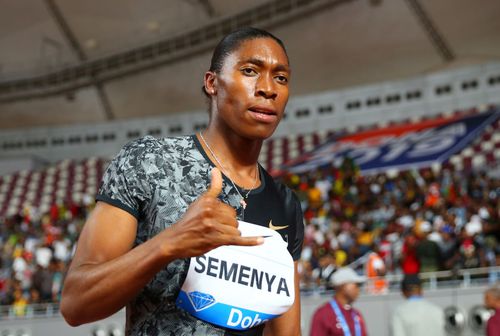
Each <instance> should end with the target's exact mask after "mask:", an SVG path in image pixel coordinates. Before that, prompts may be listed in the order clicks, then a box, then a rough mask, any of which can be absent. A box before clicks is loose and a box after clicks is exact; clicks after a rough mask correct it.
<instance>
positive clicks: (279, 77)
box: [276, 76, 288, 83]
mask: <svg viewBox="0 0 500 336" xmlns="http://www.w3.org/2000/svg"><path fill="white" fill-rule="evenodd" d="M276 79H277V80H278V81H279V82H280V83H288V78H287V77H285V76H276Z"/></svg>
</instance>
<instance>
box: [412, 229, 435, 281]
mask: <svg viewBox="0 0 500 336" xmlns="http://www.w3.org/2000/svg"><path fill="white" fill-rule="evenodd" d="M419 228H420V234H421V237H422V238H421V240H420V241H419V242H418V243H417V246H416V247H415V255H416V257H417V259H418V262H419V264H420V272H437V271H439V269H440V264H441V250H440V249H439V246H438V244H437V243H436V242H435V241H432V240H431V239H429V233H430V232H431V230H432V227H431V224H430V223H429V222H427V221H424V222H422V223H421V224H420V226H419Z"/></svg>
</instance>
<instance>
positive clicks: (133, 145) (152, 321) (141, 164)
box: [96, 136, 303, 336]
mask: <svg viewBox="0 0 500 336" xmlns="http://www.w3.org/2000/svg"><path fill="white" fill-rule="evenodd" d="M212 167H213V163H212V162H210V161H209V159H208V157H207V156H206V154H205V152H204V151H203V148H202V147H201V145H200V144H199V142H198V140H197V138H196V137H195V136H184V137H175V138H164V139H155V138H153V137H151V136H146V137H144V138H142V139H139V140H136V141H132V142H130V143H128V144H127V145H126V146H125V147H124V148H123V149H122V150H121V151H120V153H119V154H118V155H117V157H116V158H115V159H114V160H113V161H112V162H111V163H110V165H109V166H108V168H107V170H106V172H105V174H104V177H103V181H102V185H101V188H100V190H99V193H98V196H97V197H96V200H98V201H104V202H106V203H109V204H111V205H114V206H117V207H119V208H121V209H123V210H125V211H127V212H129V213H131V214H132V215H133V216H135V217H136V218H137V221H138V229H137V235H136V239H135V246H137V245H139V244H141V243H143V242H145V241H147V240H148V239H150V238H152V237H153V236H155V235H156V234H158V233H159V232H161V231H163V230H164V229H165V228H167V227H169V226H170V225H172V224H174V223H175V222H177V221H178V220H179V218H180V217H181V216H182V215H183V214H184V213H185V211H186V209H187V207H188V206H189V205H190V204H191V203H193V202H194V201H195V200H196V199H197V198H198V197H199V196H200V194H202V193H203V192H205V190H206V189H207V187H208V185H209V184H210V171H211V169H212ZM260 170H261V179H262V181H263V183H262V184H261V186H260V187H259V188H257V189H256V190H253V191H252V193H251V195H252V194H259V193H260V192H261V191H263V190H265V184H266V183H264V182H265V181H266V180H269V179H268V178H267V177H266V176H268V174H267V173H266V172H265V171H264V169H263V168H261V169H260ZM263 174H265V175H263ZM268 184H269V183H268ZM222 190H223V191H222V193H221V195H220V197H219V198H220V199H221V200H222V201H223V202H225V203H227V204H230V205H231V206H233V207H234V208H235V209H237V213H238V216H239V219H242V218H241V217H242V209H241V207H240V204H239V199H240V197H239V195H238V194H237V192H236V190H235V189H234V187H233V186H232V184H231V183H229V180H228V179H227V178H226V177H225V176H224V178H223V189H222ZM293 200H294V201H295V204H296V205H297V204H298V202H297V201H296V198H293ZM249 201H251V199H249ZM247 209H248V208H247ZM297 209H299V207H298V206H295V210H296V211H299V213H296V212H294V217H293V219H292V220H294V221H295V220H296V219H299V217H300V223H299V224H298V225H297V224H296V223H290V227H292V226H293V227H298V229H297V230H296V231H294V232H293V233H294V237H295V238H294V239H293V241H291V242H289V246H290V247H289V251H291V254H292V255H293V256H294V259H297V258H298V257H299V256H300V249H301V246H302V240H303V223H302V219H301V216H302V213H301V212H300V209H299V210H297ZM290 218H292V217H290ZM263 225H267V224H265V223H264V224H263ZM286 238H287V239H288V236H286ZM188 267H189V259H178V260H175V261H173V262H171V263H170V264H168V265H167V266H166V267H165V268H164V269H163V270H161V271H160V272H158V273H157V274H156V275H155V276H154V278H153V279H152V280H151V281H150V282H149V283H148V284H147V285H146V287H145V288H144V289H143V290H142V291H141V292H140V293H139V294H138V296H137V297H136V298H135V299H134V300H132V301H131V302H130V303H129V304H128V305H127V326H126V334H127V335H134V336H135V335H148V336H154V335H175V336H182V335H225V334H226V335H227V334H228V331H227V330H225V329H222V328H218V327H216V326H213V325H211V324H209V323H206V322H204V321H201V320H198V319H196V318H194V317H192V316H191V315H189V314H188V313H185V312H184V311H181V310H180V309H178V308H177V307H176V306H175V299H176V297H177V295H178V293H179V290H180V288H181V287H182V283H183V281H184V279H185V276H186V274H187V270H188ZM234 334H238V333H237V332H236V333H234Z"/></svg>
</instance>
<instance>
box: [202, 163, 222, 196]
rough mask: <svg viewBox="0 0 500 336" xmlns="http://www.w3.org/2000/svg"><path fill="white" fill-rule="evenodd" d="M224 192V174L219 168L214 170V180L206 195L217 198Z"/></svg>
mask: <svg viewBox="0 0 500 336" xmlns="http://www.w3.org/2000/svg"><path fill="white" fill-rule="evenodd" d="M221 192H222V174H221V172H220V170H219V168H213V169H212V180H211V181H210V187H208V190H207V191H206V192H205V195H207V196H211V197H215V198H217V197H218V196H219V194H220V193H221Z"/></svg>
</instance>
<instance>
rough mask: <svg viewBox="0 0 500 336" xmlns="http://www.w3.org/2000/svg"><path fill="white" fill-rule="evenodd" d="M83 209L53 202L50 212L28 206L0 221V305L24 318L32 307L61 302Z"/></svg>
mask: <svg viewBox="0 0 500 336" xmlns="http://www.w3.org/2000/svg"><path fill="white" fill-rule="evenodd" d="M92 207H93V201H92V198H87V201H86V202H85V205H77V204H64V203H62V202H59V203H58V204H54V205H53V206H52V207H51V209H50V211H49V213H39V212H38V211H37V209H36V208H31V207H26V208H25V209H24V210H23V212H22V214H19V215H16V216H13V217H9V218H5V219H2V220H0V306H8V307H9V309H8V311H7V312H5V311H3V312H2V313H9V314H11V315H12V314H13V315H15V316H23V315H26V314H27V312H28V308H29V305H32V304H33V305H36V304H44V303H53V302H58V301H59V299H60V295H61V291H62V284H63V279H64V274H65V272H66V269H67V267H68V265H69V262H70V259H71V256H72V253H73V251H74V248H75V246H76V241H77V239H78V236H79V233H80V231H81V229H82V227H83V224H84V222H85V219H86V217H87V215H88V213H89V211H90V210H91V209H92Z"/></svg>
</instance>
